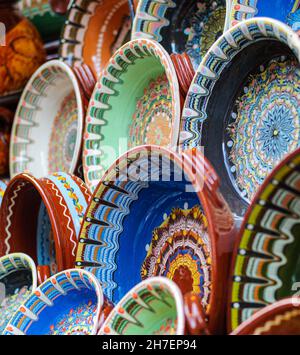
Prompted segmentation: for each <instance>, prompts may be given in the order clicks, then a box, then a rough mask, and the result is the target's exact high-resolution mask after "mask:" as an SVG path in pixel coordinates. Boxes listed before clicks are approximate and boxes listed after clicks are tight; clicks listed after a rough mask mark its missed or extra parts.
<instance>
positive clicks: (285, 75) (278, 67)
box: [180, 18, 300, 220]
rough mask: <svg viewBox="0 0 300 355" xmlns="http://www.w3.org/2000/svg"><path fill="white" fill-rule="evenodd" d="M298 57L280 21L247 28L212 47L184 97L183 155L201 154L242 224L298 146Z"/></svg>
mask: <svg viewBox="0 0 300 355" xmlns="http://www.w3.org/2000/svg"><path fill="white" fill-rule="evenodd" d="M299 50H300V40H299V38H298V36H297V35H296V33H295V32H293V31H292V30H291V29H290V28H289V27H288V26H286V25H284V24H283V23H281V22H278V21H275V20H271V19H267V18H254V19H251V20H247V21H245V22H242V23H240V24H238V25H237V26H235V27H233V28H232V29H230V30H229V31H227V32H226V33H225V34H224V35H223V36H222V37H221V38H220V39H219V40H218V41H217V42H216V43H215V44H214V45H213V46H212V47H211V49H210V50H209V52H208V53H207V55H206V56H205V58H204V59H203V61H202V63H201V64H200V66H199V68H198V71H197V74H196V76H195V77H194V81H193V83H192V85H191V87H190V90H189V93H188V95H187V99H186V102H185V107H184V110H183V117H182V122H181V133H180V143H181V144H180V146H181V149H183V150H184V149H190V148H193V147H198V146H202V147H204V154H205V156H206V157H207V158H208V159H209V160H210V161H211V163H212V165H213V166H214V168H215V169H216V171H217V172H218V174H219V176H220V178H221V180H222V186H221V191H222V193H223V195H224V196H225V197H226V199H227V201H228V203H229V206H230V207H231V210H232V211H233V212H234V213H235V215H236V216H237V219H239V220H241V219H242V216H243V215H244V214H245V212H246V209H247V206H248V205H249V203H250V202H251V200H252V198H253V196H254V194H255V192H256V191H257V189H258V187H259V186H260V185H261V184H262V183H263V181H264V179H265V178H266V176H267V175H268V174H269V173H270V172H271V171H272V169H273V168H274V167H275V166H276V165H277V164H278V163H279V162H280V160H281V159H282V158H283V157H284V156H285V155H286V154H288V153H290V152H292V151H294V150H295V149H296V148H297V147H298V146H299V145H300V135H299V132H300V106H299V98H300V67H299V56H300V52H299Z"/></svg>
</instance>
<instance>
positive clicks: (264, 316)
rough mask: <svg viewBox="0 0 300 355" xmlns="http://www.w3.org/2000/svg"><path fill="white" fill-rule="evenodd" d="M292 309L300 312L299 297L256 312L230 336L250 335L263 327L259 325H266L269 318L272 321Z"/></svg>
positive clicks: (278, 302) (290, 298)
mask: <svg viewBox="0 0 300 355" xmlns="http://www.w3.org/2000/svg"><path fill="white" fill-rule="evenodd" d="M293 309H297V310H299V311H300V298H299V297H289V298H285V299H282V300H280V301H277V302H275V303H273V304H270V305H268V306H266V307H264V308H262V309H260V310H259V311H257V312H256V313H255V314H253V316H251V317H250V318H248V319H247V320H246V321H244V322H243V323H242V324H240V325H239V326H238V327H237V328H236V329H235V330H234V331H233V332H232V333H231V334H230V335H247V334H249V335H250V334H252V332H253V330H256V329H257V328H261V327H263V324H261V323H265V324H266V323H267V322H268V321H270V320H271V318H273V319H274V318H275V317H276V316H278V315H280V314H282V313H285V312H288V311H289V310H290V311H292V310H293Z"/></svg>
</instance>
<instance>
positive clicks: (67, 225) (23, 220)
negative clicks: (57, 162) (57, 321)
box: [0, 173, 91, 281]
mask: <svg viewBox="0 0 300 355" xmlns="http://www.w3.org/2000/svg"><path fill="white" fill-rule="evenodd" d="M90 197H91V195H90V193H89V191H88V189H87V187H86V186H85V184H84V183H83V181H82V180H80V179H79V178H77V177H75V176H71V175H69V174H65V173H55V174H53V175H50V176H47V177H46V178H43V179H35V178H34V177H33V176H31V175H29V174H20V175H18V176H16V177H15V178H13V179H12V180H11V181H10V183H9V185H8V186H7V190H6V193H5V195H4V197H3V201H2V206H1V210H0V221H1V222H0V235H1V239H0V255H5V254H8V253H11V252H25V253H26V254H28V255H30V256H31V257H32V258H33V259H34V261H35V262H36V264H37V265H38V271H39V281H41V280H44V279H45V278H46V277H47V276H50V275H51V274H55V273H56V272H57V271H61V270H64V269H66V268H70V267H73V266H74V258H75V254H76V247H77V238H78V235H79V231H80V226H81V222H82V220H83V216H84V213H85V210H86V208H87V206H88V203H89V200H90Z"/></svg>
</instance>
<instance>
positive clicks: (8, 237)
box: [4, 182, 26, 254]
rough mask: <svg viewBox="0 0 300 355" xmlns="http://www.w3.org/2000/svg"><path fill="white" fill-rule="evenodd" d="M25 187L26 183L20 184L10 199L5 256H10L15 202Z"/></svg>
mask: <svg viewBox="0 0 300 355" xmlns="http://www.w3.org/2000/svg"><path fill="white" fill-rule="evenodd" d="M24 185H26V183H25V182H22V183H20V185H19V186H18V187H17V188H16V189H15V190H14V193H13V196H12V198H11V199H10V202H11V204H10V205H9V207H8V215H7V218H6V221H7V225H6V227H5V232H6V235H7V237H6V238H5V240H4V244H5V245H6V252H5V254H9V252H10V245H9V240H10V238H11V233H10V231H9V228H10V226H11V217H12V215H13V207H14V205H15V204H16V203H15V200H16V198H17V197H18V193H19V191H20V190H21V188H22V187H23V186H24Z"/></svg>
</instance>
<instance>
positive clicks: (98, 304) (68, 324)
mask: <svg viewBox="0 0 300 355" xmlns="http://www.w3.org/2000/svg"><path fill="white" fill-rule="evenodd" d="M103 306H104V296H103V293H102V290H101V286H100V284H99V282H98V281H97V279H96V278H95V277H94V275H92V274H90V273H89V272H86V271H84V270H76V269H70V270H66V271H63V272H61V273H58V274H56V275H55V276H52V277H51V278H50V279H48V280H47V281H45V282H44V283H43V284H42V285H40V286H39V287H38V288H37V289H36V290H35V292H34V293H33V294H32V295H31V297H30V298H29V299H28V300H27V301H26V302H25V303H24V304H23V305H22V306H20V307H19V309H18V310H17V311H16V313H15V315H14V316H13V318H12V319H11V321H10V323H9V324H8V325H7V327H6V329H5V331H4V335H9V334H14V335H21V334H22V335H93V334H97V331H98V319H99V317H100V313H101V311H104V310H103Z"/></svg>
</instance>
